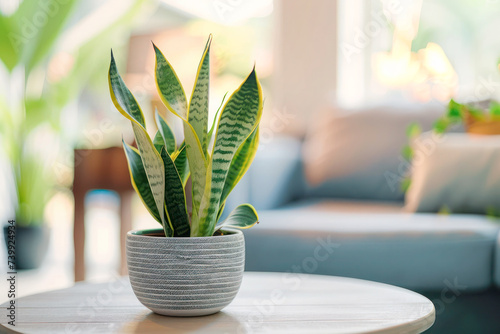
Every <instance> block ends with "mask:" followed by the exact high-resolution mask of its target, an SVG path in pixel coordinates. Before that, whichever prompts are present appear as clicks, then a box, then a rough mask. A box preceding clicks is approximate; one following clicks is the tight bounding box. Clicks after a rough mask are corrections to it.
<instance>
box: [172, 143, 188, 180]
mask: <svg viewBox="0 0 500 334" xmlns="http://www.w3.org/2000/svg"><path fill="white" fill-rule="evenodd" d="M174 163H175V168H177V172H178V173H179V177H180V178H181V181H182V185H183V186H184V187H185V186H186V182H187V180H188V178H189V174H190V173H189V164H188V160H187V155H186V147H185V146H181V148H180V149H179V151H178V154H177V156H176V157H175V159H174Z"/></svg>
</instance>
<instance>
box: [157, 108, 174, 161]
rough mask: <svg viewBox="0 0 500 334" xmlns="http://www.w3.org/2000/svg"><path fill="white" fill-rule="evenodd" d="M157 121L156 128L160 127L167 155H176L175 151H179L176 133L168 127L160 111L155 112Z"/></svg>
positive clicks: (159, 130)
mask: <svg viewBox="0 0 500 334" xmlns="http://www.w3.org/2000/svg"><path fill="white" fill-rule="evenodd" d="M155 121H156V126H157V127H158V132H159V133H160V134H161V137H162V138H163V142H164V144H165V147H166V148H167V153H168V154H172V153H174V152H175V150H177V143H176V142H175V136H174V133H173V131H172V129H171V128H170V126H168V123H167V121H165V119H164V118H163V117H162V116H161V115H160V113H158V110H155Z"/></svg>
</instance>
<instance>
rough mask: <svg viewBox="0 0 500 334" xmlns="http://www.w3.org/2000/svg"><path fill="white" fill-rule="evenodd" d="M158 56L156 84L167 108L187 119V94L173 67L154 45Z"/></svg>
mask: <svg viewBox="0 0 500 334" xmlns="http://www.w3.org/2000/svg"><path fill="white" fill-rule="evenodd" d="M153 47H154V50H155V55H156V65H155V73H156V79H157V80H156V84H157V87H158V90H159V91H160V92H161V94H160V95H161V97H162V99H164V102H165V106H166V107H167V108H168V109H169V110H170V111H171V112H173V113H174V114H176V115H178V116H179V117H180V118H182V119H187V113H188V109H187V102H186V93H184V88H182V85H181V82H180V81H179V78H178V77H177V74H176V73H175V71H174V69H173V67H172V66H171V65H170V63H169V62H168V61H167V59H166V58H165V56H164V55H163V53H161V51H160V50H159V49H158V48H157V47H156V45H154V44H153Z"/></svg>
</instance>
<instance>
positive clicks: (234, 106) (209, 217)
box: [191, 68, 262, 236]
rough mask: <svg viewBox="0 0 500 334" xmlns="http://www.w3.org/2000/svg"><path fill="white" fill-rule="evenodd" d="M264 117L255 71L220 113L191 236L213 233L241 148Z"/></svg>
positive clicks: (260, 91) (260, 90)
mask: <svg viewBox="0 0 500 334" xmlns="http://www.w3.org/2000/svg"><path fill="white" fill-rule="evenodd" d="M261 115H262V89H261V86H260V83H259V80H258V79H257V75H256V73H255V68H254V69H253V70H252V72H251V73H250V74H249V75H248V77H247V78H246V80H245V81H244V82H243V83H242V84H241V86H240V87H239V88H238V89H237V90H236V91H235V92H234V93H233V95H231V97H230V98H229V100H228V101H227V103H226V105H225V106H224V109H223V110H222V112H221V116H220V120H219V123H218V128H217V133H216V135H215V143H214V148H213V153H212V159H211V160H210V163H209V166H208V171H207V181H206V182H207V185H210V188H209V189H208V187H207V188H206V189H205V193H204V194H203V199H202V202H201V206H200V212H199V217H200V218H199V224H195V222H193V223H192V225H191V236H209V235H212V234H213V231H214V228H215V223H216V218H217V213H218V211H219V205H220V203H221V202H220V201H221V196H222V192H223V189H224V185H225V182H226V177H227V174H228V170H229V167H230V165H231V162H232V160H233V157H234V155H235V153H236V151H237V150H238V148H239V147H240V146H241V144H243V142H244V141H245V140H246V139H247V138H248V137H249V136H250V135H251V134H252V132H253V131H254V130H255V128H256V127H257V125H258V124H259V121H260V117H261Z"/></svg>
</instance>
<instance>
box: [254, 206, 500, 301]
mask: <svg viewBox="0 0 500 334" xmlns="http://www.w3.org/2000/svg"><path fill="white" fill-rule="evenodd" d="M331 204H332V203H331ZM347 204H348V203H345V202H344V205H347ZM318 205H322V206H325V205H327V203H326V204H325V203H315V204H313V203H311V202H309V203H307V204H305V205H304V203H297V205H296V206H292V207H288V208H285V209H279V210H268V211H261V212H259V216H260V224H259V225H258V226H256V227H254V228H252V229H249V230H247V231H245V239H246V245H247V246H246V247H247V249H246V251H247V258H246V270H250V271H279V272H287V271H292V272H293V271H298V272H306V273H315V274H326V275H338V276H347V277H355V278H362V279H368V280H373V281H378V282H384V283H389V284H394V285H398V286H402V287H406V288H410V289H417V290H437V291H439V290H441V289H443V288H444V287H446V286H447V285H449V284H452V285H453V284H455V285H459V286H460V287H466V288H464V289H466V290H467V291H473V290H478V289H486V288H487V287H489V286H490V285H491V284H492V274H493V268H492V263H493V253H494V246H495V242H496V238H497V234H498V229H499V226H498V225H497V224H495V223H493V222H491V221H490V220H488V219H487V218H485V217H482V216H476V215H448V216H444V215H436V214H424V213H419V214H409V213H402V212H400V211H398V210H400V209H398V208H394V210H395V211H392V212H391V211H387V212H374V210H373V205H375V204H372V203H370V204H368V205H370V207H369V208H363V207H364V205H365V204H362V203H361V204H359V203H358V204H356V203H349V204H348V206H349V208H347V209H341V207H342V205H340V204H338V203H337V204H336V205H337V206H338V208H337V209H334V208H333V207H332V206H331V205H330V209H329V210H320V209H318V207H317V206H318Z"/></svg>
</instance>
